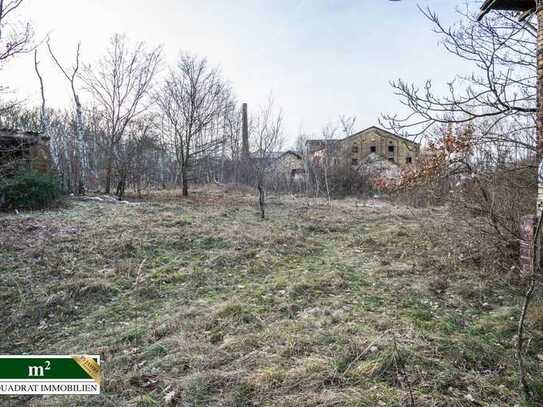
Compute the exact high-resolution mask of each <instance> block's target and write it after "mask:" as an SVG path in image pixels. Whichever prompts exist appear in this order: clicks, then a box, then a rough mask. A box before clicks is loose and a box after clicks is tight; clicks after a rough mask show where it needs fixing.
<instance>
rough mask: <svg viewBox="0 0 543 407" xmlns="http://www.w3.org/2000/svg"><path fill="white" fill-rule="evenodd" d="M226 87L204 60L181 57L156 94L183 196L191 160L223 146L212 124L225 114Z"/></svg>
mask: <svg viewBox="0 0 543 407" xmlns="http://www.w3.org/2000/svg"><path fill="white" fill-rule="evenodd" d="M229 94H230V93H229V92H228V87H227V86H226V84H225V83H224V81H223V80H222V77H221V75H220V74H219V71H218V70H217V69H215V68H210V67H209V65H208V62H207V60H206V59H205V58H203V59H202V58H198V57H196V56H193V55H188V54H182V55H181V56H180V58H179V61H178V63H177V66H176V68H175V69H173V70H172V71H171V72H170V73H169V75H168V77H167V78H166V79H165V81H164V83H163V84H162V87H161V89H160V91H159V92H157V93H156V94H155V99H156V101H157V104H158V106H159V108H160V110H161V111H162V113H163V115H164V117H165V118H166V120H167V122H168V124H169V127H170V130H171V133H172V144H173V147H174V150H175V158H176V160H177V163H178V168H179V171H180V173H181V174H180V175H181V182H182V186H183V196H188V193H189V187H188V185H189V169H190V167H191V165H192V164H193V161H194V159H195V158H196V157H197V156H199V155H202V154H203V153H205V152H207V151H209V150H211V149H213V148H216V147H217V146H218V145H220V144H221V143H222V142H223V138H222V137H219V136H218V135H217V133H216V132H214V131H211V127H212V124H213V123H214V121H216V120H217V119H218V117H219V116H220V115H221V114H223V113H224V106H225V103H226V102H227V99H228V95H229Z"/></svg>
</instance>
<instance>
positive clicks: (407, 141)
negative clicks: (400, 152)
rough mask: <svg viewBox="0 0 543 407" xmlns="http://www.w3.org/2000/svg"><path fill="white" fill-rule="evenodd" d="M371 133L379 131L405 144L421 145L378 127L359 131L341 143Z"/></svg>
mask: <svg viewBox="0 0 543 407" xmlns="http://www.w3.org/2000/svg"><path fill="white" fill-rule="evenodd" d="M370 131H377V132H378V133H384V134H386V135H387V136H389V137H394V138H397V139H399V140H402V141H403V142H405V143H407V144H413V145H417V146H418V145H419V143H416V142H414V141H412V140H409V139H407V138H405V137H402V136H398V135H397V134H394V133H391V132H390V131H388V130H385V129H382V128H380V127H377V126H370V127H368V128H367V129H364V130H361V131H359V132H357V133H354V134H351V135H350V136H347V137H345V138H344V139H341V141H345V140H349V139H351V138H354V137H357V136H360V135H364V133H369V132H370Z"/></svg>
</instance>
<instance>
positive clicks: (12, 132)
mask: <svg viewBox="0 0 543 407" xmlns="http://www.w3.org/2000/svg"><path fill="white" fill-rule="evenodd" d="M0 141H2V142H4V143H18V144H27V145H28V144H30V145H33V144H38V143H40V142H46V141H49V137H45V136H41V134H40V133H39V132H37V131H24V130H18V129H10V128H0Z"/></svg>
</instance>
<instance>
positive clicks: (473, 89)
mask: <svg viewBox="0 0 543 407" xmlns="http://www.w3.org/2000/svg"><path fill="white" fill-rule="evenodd" d="M478 5H479V4H477V6H478ZM472 7H473V5H470V4H469V3H467V5H466V8H465V9H458V14H459V17H460V21H459V23H458V24H456V25H454V26H453V27H447V26H445V25H443V23H442V22H441V20H440V19H439V17H438V15H437V14H436V13H435V12H433V11H431V10H429V9H424V10H423V9H421V11H422V13H423V14H424V16H426V18H427V19H428V20H429V21H430V22H431V23H432V24H433V26H434V31H435V33H436V34H437V35H438V36H439V37H440V38H441V44H442V46H443V47H444V48H445V49H446V50H447V51H448V52H449V53H451V54H452V55H455V56H457V57H458V58H460V59H461V60H464V61H466V62H467V63H469V64H471V66H472V67H473V69H474V72H473V73H469V74H465V75H458V76H457V77H455V78H452V80H451V82H449V83H448V84H447V90H446V92H445V94H444V95H439V94H438V93H436V92H435V91H434V88H433V86H432V85H433V84H432V82H431V81H430V80H428V81H426V83H424V84H423V85H422V86H416V85H414V84H409V83H408V82H406V81H404V80H402V79H399V80H397V81H393V82H392V87H393V89H394V92H395V93H396V94H397V95H398V96H399V97H400V101H401V103H402V104H403V105H405V106H406V107H407V109H408V113H407V114H406V115H404V116H398V115H390V114H389V115H385V116H384V117H383V119H382V122H383V123H384V125H385V126H386V127H388V128H389V129H391V130H393V131H394V132H395V133H398V134H404V135H406V136H412V137H415V138H416V137H422V136H425V137H428V136H431V135H432V134H433V133H435V132H436V128H437V127H439V125H441V124H447V123H467V122H470V123H471V125H472V126H477V127H478V130H479V131H478V132H477V136H478V140H477V142H478V144H479V145H483V144H492V145H493V144H495V143H496V142H497V141H498V142H502V143H505V144H507V145H509V146H513V145H516V146H518V147H520V148H524V149H528V150H530V151H535V150H536V141H535V132H534V131H532V130H533V129H534V128H535V112H536V110H537V105H536V93H537V89H536V71H537V67H536V40H537V38H536V34H537V32H536V29H535V27H534V26H533V25H532V24H530V23H529V22H528V23H522V22H519V21H518V18H517V17H516V16H515V15H514V14H513V13H511V12H500V13H493V14H492V15H488V16H487V17H486V18H485V19H484V20H483V21H482V22H477V13H478V8H475V7H474V8H473V9H472ZM504 123H507V127H508V131H507V132H505V133H504V132H501V131H500V126H503V124H504ZM527 133H529V137H526V134H527ZM539 149H541V148H539Z"/></svg>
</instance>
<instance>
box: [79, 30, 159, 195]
mask: <svg viewBox="0 0 543 407" xmlns="http://www.w3.org/2000/svg"><path fill="white" fill-rule="evenodd" d="M160 55H161V48H160V47H157V48H154V49H151V50H149V51H148V50H147V49H146V47H145V44H144V43H142V42H139V43H137V44H136V45H135V46H134V48H132V49H131V48H129V45H128V41H127V39H126V37H125V36H124V35H120V34H115V35H114V36H113V37H112V38H111V40H110V45H109V48H108V50H107V53H106V55H105V56H104V57H103V58H102V59H100V60H99V61H98V63H97V64H96V65H95V66H90V65H89V66H86V67H85V69H84V76H83V80H84V82H85V85H86V88H87V90H88V91H89V92H90V93H91V95H92V96H93V98H94V101H95V103H96V104H97V105H98V106H99V108H100V109H101V110H102V111H103V113H104V116H105V126H106V129H105V130H106V135H107V138H108V144H109V145H108V152H107V158H106V174H105V192H106V193H110V191H111V180H112V176H113V164H114V163H113V161H114V157H115V149H116V148H117V147H118V145H119V143H120V141H121V139H122V137H123V135H124V133H125V130H126V128H127V126H128V125H129V124H130V122H131V121H132V120H134V119H135V118H137V117H138V116H139V115H140V114H142V113H143V112H145V111H146V110H147V109H148V108H149V105H150V100H147V96H148V94H149V92H150V90H151V87H152V83H153V79H154V77H155V74H156V72H157V70H158V66H159V62H160Z"/></svg>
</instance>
